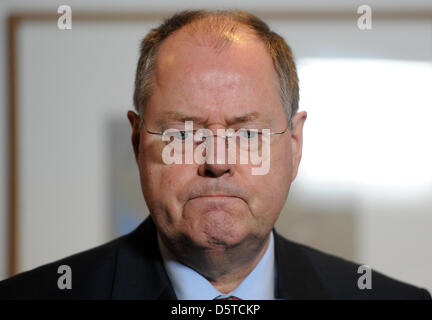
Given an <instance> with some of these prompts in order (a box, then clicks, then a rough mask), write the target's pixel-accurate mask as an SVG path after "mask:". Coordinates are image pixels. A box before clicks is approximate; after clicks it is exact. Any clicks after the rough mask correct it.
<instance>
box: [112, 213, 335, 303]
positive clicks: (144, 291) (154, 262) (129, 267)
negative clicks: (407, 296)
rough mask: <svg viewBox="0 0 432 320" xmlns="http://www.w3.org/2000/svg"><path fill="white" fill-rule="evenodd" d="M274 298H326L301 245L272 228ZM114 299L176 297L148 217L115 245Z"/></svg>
mask: <svg viewBox="0 0 432 320" xmlns="http://www.w3.org/2000/svg"><path fill="white" fill-rule="evenodd" d="M274 235H275V237H274V240H275V259H276V270H277V283H276V288H277V290H276V298H277V299H328V295H327V292H326V290H325V288H324V286H323V284H322V282H321V280H320V279H319V277H318V275H317V273H316V271H315V270H314V267H313V266H312V265H311V262H310V261H309V260H308V259H307V257H306V256H305V255H304V253H303V252H302V250H301V247H300V246H299V245H298V244H296V243H293V242H291V241H288V240H286V239H285V238H283V237H282V236H280V235H279V234H278V233H277V232H276V230H274ZM117 250H118V251H117V255H116V257H117V262H116V271H115V275H114V284H113V290H112V298H113V299H145V300H155V299H162V300H175V299H177V297H176V295H175V293H174V289H173V287H172V284H171V282H170V280H169V278H168V275H167V274H166V271H165V268H164V266H163V263H162V257H161V256H160V252H159V247H158V243H157V237H156V227H155V225H154V223H153V220H152V219H151V217H148V218H147V219H146V220H145V221H144V222H143V223H142V224H141V225H140V226H139V227H138V228H137V229H136V230H135V231H133V232H132V233H130V234H128V235H126V236H124V238H123V241H121V243H120V244H119V246H118V248H117Z"/></svg>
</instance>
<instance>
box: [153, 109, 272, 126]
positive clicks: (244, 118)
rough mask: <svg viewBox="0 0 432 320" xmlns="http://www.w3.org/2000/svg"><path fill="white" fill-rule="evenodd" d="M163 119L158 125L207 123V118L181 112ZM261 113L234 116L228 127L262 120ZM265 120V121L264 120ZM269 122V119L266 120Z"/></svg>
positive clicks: (164, 113)
mask: <svg viewBox="0 0 432 320" xmlns="http://www.w3.org/2000/svg"><path fill="white" fill-rule="evenodd" d="M161 115H162V117H161V118H160V119H159V120H157V121H156V123H157V124H158V125H161V124H163V123H164V122H166V120H167V119H168V120H174V121H188V120H189V121H193V122H194V123H198V124H203V123H205V122H206V120H207V118H205V117H202V116H193V115H187V114H184V113H182V112H179V111H165V112H163V113H162V114H161ZM260 115H261V114H260V113H259V112H256V111H255V112H248V113H245V114H242V115H238V116H234V117H232V118H229V119H227V123H228V125H233V124H242V123H247V122H252V121H254V120H257V119H259V118H260ZM263 120H264V119H263ZM266 120H268V119H266Z"/></svg>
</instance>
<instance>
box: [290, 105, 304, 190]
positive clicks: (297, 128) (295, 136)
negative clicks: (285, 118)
mask: <svg viewBox="0 0 432 320" xmlns="http://www.w3.org/2000/svg"><path fill="white" fill-rule="evenodd" d="M306 118H307V114H306V112H305V111H302V112H298V113H296V114H295V115H294V116H293V117H292V120H291V121H292V124H293V128H292V130H291V131H290V132H291V155H292V157H291V159H292V177H291V182H293V181H294V179H295V178H296V176H297V173H298V168H299V166H300V160H301V157H302V149H303V125H304V123H305V121H306Z"/></svg>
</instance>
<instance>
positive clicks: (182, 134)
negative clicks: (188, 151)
mask: <svg viewBox="0 0 432 320" xmlns="http://www.w3.org/2000/svg"><path fill="white" fill-rule="evenodd" d="M192 135H193V131H184V130H183V131H181V130H180V131H177V132H174V133H172V136H173V137H174V139H176V140H181V141H185V140H186V139H188V138H190V137H191V136H192Z"/></svg>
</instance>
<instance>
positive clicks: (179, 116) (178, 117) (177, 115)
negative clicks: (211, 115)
mask: <svg viewBox="0 0 432 320" xmlns="http://www.w3.org/2000/svg"><path fill="white" fill-rule="evenodd" d="M161 115H162V117H161V118H160V119H159V120H157V121H156V123H157V124H158V125H160V124H163V123H164V122H166V120H167V119H168V120H175V121H188V120H192V121H193V122H195V123H204V122H205V121H206V118H204V117H200V116H191V115H187V114H184V113H181V112H178V111H165V112H163V113H162V114H161Z"/></svg>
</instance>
